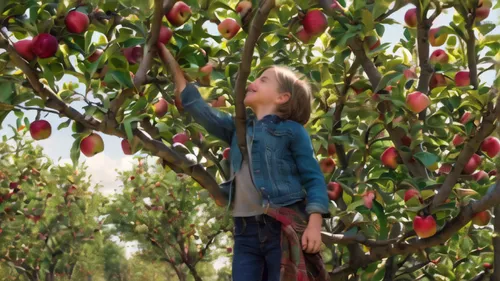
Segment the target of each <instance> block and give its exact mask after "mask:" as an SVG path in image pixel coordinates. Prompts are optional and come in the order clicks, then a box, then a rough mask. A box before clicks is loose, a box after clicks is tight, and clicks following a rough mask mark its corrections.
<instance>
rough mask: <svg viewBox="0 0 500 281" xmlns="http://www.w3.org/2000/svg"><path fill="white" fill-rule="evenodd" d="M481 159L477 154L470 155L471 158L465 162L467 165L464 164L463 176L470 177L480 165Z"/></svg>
mask: <svg viewBox="0 0 500 281" xmlns="http://www.w3.org/2000/svg"><path fill="white" fill-rule="evenodd" d="M481 161H482V160H481V157H480V156H479V155H477V154H474V155H472V157H471V158H470V159H469V161H468V162H467V164H465V167H464V170H463V172H464V174H467V175H470V174H472V173H473V172H474V171H475V170H476V169H477V167H479V165H481Z"/></svg>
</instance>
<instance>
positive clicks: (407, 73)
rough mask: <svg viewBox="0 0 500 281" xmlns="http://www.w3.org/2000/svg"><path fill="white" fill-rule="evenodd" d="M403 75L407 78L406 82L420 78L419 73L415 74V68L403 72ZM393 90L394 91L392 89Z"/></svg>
mask: <svg viewBox="0 0 500 281" xmlns="http://www.w3.org/2000/svg"><path fill="white" fill-rule="evenodd" d="M403 75H404V76H405V78H406V80H410V79H417V78H418V76H417V73H415V70H414V68H413V67H412V68H408V69H405V70H404V71H403ZM391 90H392V88H391Z"/></svg>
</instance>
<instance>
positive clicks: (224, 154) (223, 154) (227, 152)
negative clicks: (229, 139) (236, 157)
mask: <svg viewBox="0 0 500 281" xmlns="http://www.w3.org/2000/svg"><path fill="white" fill-rule="evenodd" d="M230 152H231V148H229V147H226V148H225V149H224V151H222V158H224V159H226V160H227V159H229V153H230Z"/></svg>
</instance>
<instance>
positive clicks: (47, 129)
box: [30, 120, 52, 140]
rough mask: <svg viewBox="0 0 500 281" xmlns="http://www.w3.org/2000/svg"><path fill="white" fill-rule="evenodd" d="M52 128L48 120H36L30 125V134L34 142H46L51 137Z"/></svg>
mask: <svg viewBox="0 0 500 281" xmlns="http://www.w3.org/2000/svg"><path fill="white" fill-rule="evenodd" d="M51 133H52V127H51V126H50V123H49V122H47V121H46V120H36V121H34V122H33V123H31V124H30V134H31V137H32V138H33V139H34V140H44V139H47V138H48V137H50V135H51Z"/></svg>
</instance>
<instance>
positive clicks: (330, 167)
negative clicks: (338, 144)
mask: <svg viewBox="0 0 500 281" xmlns="http://www.w3.org/2000/svg"><path fill="white" fill-rule="evenodd" d="M319 166H320V167H321V171H322V172H323V173H324V174H330V173H332V172H333V171H334V170H335V161H334V160H333V158H331V157H328V158H324V159H321V160H320V161H319Z"/></svg>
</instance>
